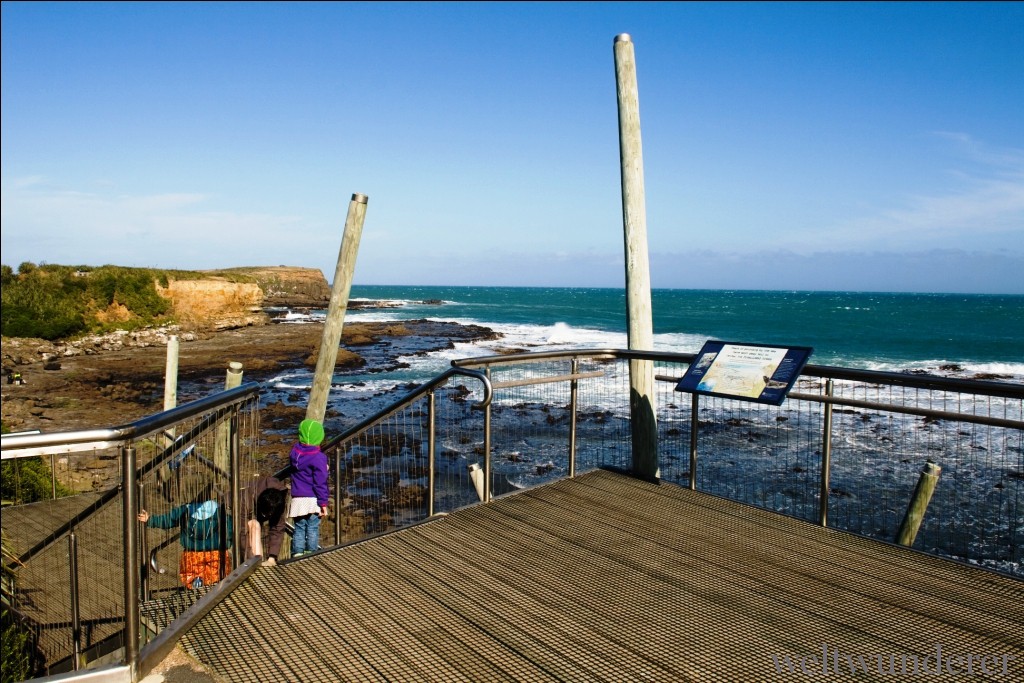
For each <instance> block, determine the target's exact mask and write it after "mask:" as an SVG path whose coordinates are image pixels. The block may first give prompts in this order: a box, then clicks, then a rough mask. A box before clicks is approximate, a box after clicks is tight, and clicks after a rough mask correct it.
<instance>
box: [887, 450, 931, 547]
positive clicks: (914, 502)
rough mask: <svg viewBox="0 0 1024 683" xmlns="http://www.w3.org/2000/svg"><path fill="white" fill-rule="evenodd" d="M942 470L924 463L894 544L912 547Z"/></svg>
mask: <svg viewBox="0 0 1024 683" xmlns="http://www.w3.org/2000/svg"><path fill="white" fill-rule="evenodd" d="M941 473H942V468H941V467H939V466H938V465H936V464H935V463H933V462H929V463H926V464H925V466H924V470H922V472H921V477H920V478H919V479H918V480H917V487H916V488H915V489H914V495H913V497H912V498H911V499H910V505H909V506H908V507H907V514H906V515H904V516H903V523H902V524H900V530H899V533H897V534H896V543H898V544H899V545H905V546H912V545H914V539H915V538H917V531H918V529H920V528H921V522H923V521H924V513H925V511H926V510H927V509H928V503H930V502H931V500H932V494H933V493H934V492H935V485H936V484H938V483H939V475H940V474H941Z"/></svg>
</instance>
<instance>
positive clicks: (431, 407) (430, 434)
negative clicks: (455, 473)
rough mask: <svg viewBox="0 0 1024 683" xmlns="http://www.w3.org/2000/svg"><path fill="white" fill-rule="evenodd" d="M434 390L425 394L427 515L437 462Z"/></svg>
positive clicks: (431, 504) (430, 513)
mask: <svg viewBox="0 0 1024 683" xmlns="http://www.w3.org/2000/svg"><path fill="white" fill-rule="evenodd" d="M435 410H436V401H435V399H434V390H433V389H431V390H430V392H429V393H428V394H427V517H433V516H434V486H435V485H436V483H437V482H436V479H437V475H436V474H435V472H434V469H435V467H436V464H437V441H436V438H437V436H436V434H437V414H436V413H435V412H434V411H435Z"/></svg>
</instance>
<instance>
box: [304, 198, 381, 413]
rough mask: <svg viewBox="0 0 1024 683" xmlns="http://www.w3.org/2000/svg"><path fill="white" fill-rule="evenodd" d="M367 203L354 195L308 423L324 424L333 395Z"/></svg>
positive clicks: (349, 205)
mask: <svg viewBox="0 0 1024 683" xmlns="http://www.w3.org/2000/svg"><path fill="white" fill-rule="evenodd" d="M367 201H368V198H367V196H366V195H365V194H354V195H352V200H351V201H350V202H349V204H348V217H347V218H346V219H345V234H344V235H343V236H342V238H341V249H340V250H339V252H338V267H337V269H336V270H335V271H334V281H333V282H332V283H331V302H330V304H329V305H328V307H327V321H326V323H325V324H324V334H323V339H321V341H320V354H319V355H318V356H317V359H316V371H315V372H314V374H313V386H312V388H311V389H310V390H309V405H308V406H306V419H307V420H316V421H318V422H321V423H322V422H323V421H324V414H325V413H326V412H327V396H328V394H330V392H331V380H332V379H333V378H334V364H335V363H336V362H337V360H338V344H339V343H340V342H341V329H342V326H343V325H344V324H345V310H346V309H347V308H348V295H349V292H350V291H351V289H352V275H353V274H354V273H355V269H356V253H357V252H358V251H359V238H360V237H361V236H362V234H363V221H364V220H365V218H366V203H367Z"/></svg>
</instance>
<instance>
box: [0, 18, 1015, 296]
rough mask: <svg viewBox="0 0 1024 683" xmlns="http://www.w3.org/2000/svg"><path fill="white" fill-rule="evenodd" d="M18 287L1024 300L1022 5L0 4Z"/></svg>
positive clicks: (6, 202)
mask: <svg viewBox="0 0 1024 683" xmlns="http://www.w3.org/2000/svg"><path fill="white" fill-rule="evenodd" d="M2 12H3V16H2V43H0V49H2V80H0V90H2V117H0V128H2V164H0V166H2V168H0V180H2V193H3V196H2V199H3V202H2V203H3V206H2V252H3V253H2V261H3V263H5V264H7V265H11V266H13V267H15V268H16V267H17V265H18V264H20V263H21V262H23V261H32V262H34V263H41V262H45V263H61V264H69V265H78V264H86V265H102V264H106V263H112V264H117V265H130V266H148V267H157V268H187V269H211V268H224V267H232V266H243V265H291V266H306V267H314V268H320V269H321V270H323V271H324V273H325V275H327V277H328V278H331V277H333V274H334V266H335V261H336V258H337V254H338V248H339V246H340V243H341V236H342V230H343V226H344V221H345V213H346V210H347V207H348V202H349V199H350V197H351V195H352V194H353V193H356V192H359V193H364V194H366V195H368V197H369V204H368V209H367V214H366V222H365V227H364V231H363V236H362V243H361V246H360V250H359V256H358V262H357V266H356V273H355V282H356V284H421V285H428V284H448V285H523V286H530V285H545V286H581V287H589V286H605V287H622V286H623V283H624V275H623V272H624V265H623V264H624V257H623V231H622V208H621V192H620V179H619V156H618V154H619V147H618V119H617V114H616V96H615V72H614V60H613V51H612V42H613V39H614V37H615V36H616V35H617V34H619V33H629V34H630V35H631V36H632V38H633V42H634V44H635V53H636V61H637V72H638V84H639V93H640V118H641V126H642V135H643V154H644V174H645V184H646V208H647V230H648V243H649V250H650V262H651V279H652V284H653V286H655V287H680V288H703V287H709V288H736V289H826V290H830V289H841V290H849V289H852V290H884V291H936V292H1001V293H1024V113H1022V112H1024V76H1022V74H1024V3H1017V2H1014V3H984V2H979V3H927V2H914V3H855V2H842V3H813V2H797V3H769V2H764V3H732V2H730V3H643V2H628V3H618V2H603V3H557V2H544V3H527V2H522V3H519V2H517V3H485V2H480V3H404V2H403V3H384V2H381V3H308V4H304V3H301V2H288V3H273V2H270V3H201V2H188V3H150V2H146V3H132V2H118V3H110V4H107V3H53V4H51V3H38V2H31V3H23V2H13V3H12V2H4V3H3V5H2Z"/></svg>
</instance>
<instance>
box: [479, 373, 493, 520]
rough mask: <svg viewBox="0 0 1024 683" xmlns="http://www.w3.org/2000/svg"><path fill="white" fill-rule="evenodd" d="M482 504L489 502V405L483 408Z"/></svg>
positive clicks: (488, 374)
mask: <svg viewBox="0 0 1024 683" xmlns="http://www.w3.org/2000/svg"><path fill="white" fill-rule="evenodd" d="M484 374H485V375H486V377H487V379H488V380H490V379H491V369H490V368H487V369H486V370H485V371H484ZM481 498H482V500H483V502H485V503H486V502H488V501H490V500H491V404H490V403H488V404H487V406H486V407H485V408H484V485H483V486H482V487H481Z"/></svg>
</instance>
